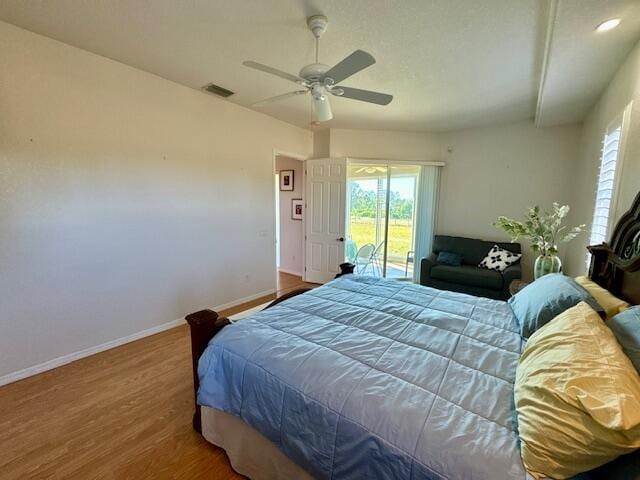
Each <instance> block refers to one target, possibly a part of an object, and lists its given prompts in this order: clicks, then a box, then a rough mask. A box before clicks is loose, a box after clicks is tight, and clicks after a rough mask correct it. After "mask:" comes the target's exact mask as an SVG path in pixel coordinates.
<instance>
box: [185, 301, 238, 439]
mask: <svg viewBox="0 0 640 480" xmlns="http://www.w3.org/2000/svg"><path fill="white" fill-rule="evenodd" d="M185 320H186V321H187V323H188V324H189V327H190V329H191V360H192V365H193V391H194V393H195V395H196V398H195V406H196V411H195V413H194V414H193V428H194V429H195V430H196V431H197V432H198V433H202V423H201V419H200V405H198V399H197V395H198V387H199V386H200V380H199V379H198V360H200V357H201V356H202V353H203V352H204V350H205V348H207V345H208V344H209V341H210V340H211V339H212V338H213V337H214V336H215V334H216V333H218V332H219V331H220V330H222V329H223V328H224V327H225V326H226V325H229V323H231V322H230V321H229V319H228V318H226V317H220V316H218V314H217V313H216V312H214V311H213V310H200V311H199V312H195V313H191V314H189V315H187V316H186V317H185Z"/></svg>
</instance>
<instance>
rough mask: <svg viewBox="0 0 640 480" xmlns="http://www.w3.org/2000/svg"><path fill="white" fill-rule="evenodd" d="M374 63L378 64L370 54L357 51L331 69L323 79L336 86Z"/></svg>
mask: <svg viewBox="0 0 640 480" xmlns="http://www.w3.org/2000/svg"><path fill="white" fill-rule="evenodd" d="M374 63H376V59H375V58H373V57H372V56H371V55H370V54H368V53H367V52H365V51H363V50H356V51H355V52H353V53H352V54H351V55H349V56H348V57H347V58H345V59H344V60H342V61H341V62H340V63H338V64H337V65H334V66H333V68H330V69H329V70H328V71H327V72H326V73H325V74H324V75H323V77H322V78H323V80H324V79H327V78H330V79H331V80H333V83H329V84H330V85H336V84H338V83H340V82H341V81H343V80H344V79H345V78H349V77H350V76H351V75H353V74H355V73H358V72H359V71H360V70H364V69H365V68H367V67H370V66H371V65H373V64H374Z"/></svg>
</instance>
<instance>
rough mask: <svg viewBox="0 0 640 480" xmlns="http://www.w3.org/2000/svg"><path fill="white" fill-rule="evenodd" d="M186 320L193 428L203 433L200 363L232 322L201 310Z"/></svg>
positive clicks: (284, 298) (299, 292) (294, 294)
mask: <svg viewBox="0 0 640 480" xmlns="http://www.w3.org/2000/svg"><path fill="white" fill-rule="evenodd" d="M309 290H311V289H310V288H300V289H298V290H294V291H293V292H289V293H287V294H286V295H283V296H281V297H279V298H277V299H275V300H274V301H273V302H271V303H270V304H269V305H267V306H266V307H265V308H264V309H265V310H266V309H267V308H270V307H273V306H274V305H277V304H278V303H280V302H283V301H285V300H287V299H289V298H292V297H295V296H296V295H300V294H301V293H305V292H308V291H309ZM185 320H186V321H187V323H188V324H189V327H190V330H191V362H192V366H193V392H194V397H195V399H194V400H195V413H194V414H193V428H194V429H195V430H196V431H197V432H198V433H202V420H201V416H200V405H198V388H199V387H200V379H199V378H198V361H199V360H200V357H201V356H202V354H203V353H204V351H205V349H206V348H207V345H209V342H210V341H211V339H212V338H213V337H214V336H215V335H216V334H217V333H218V332H219V331H220V330H222V329H223V328H224V327H226V326H227V325H229V324H230V323H231V321H230V320H229V319H228V318H227V317H221V316H220V315H218V313H217V312H214V311H213V310H200V311H198V312H195V313H191V314H189V315H187V316H186V317H185Z"/></svg>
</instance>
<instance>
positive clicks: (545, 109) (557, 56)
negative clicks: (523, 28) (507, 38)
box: [536, 0, 640, 126]
mask: <svg viewBox="0 0 640 480" xmlns="http://www.w3.org/2000/svg"><path fill="white" fill-rule="evenodd" d="M610 18H621V19H622V23H621V24H620V26H619V27H618V28H616V29H615V30H612V31H609V32H605V33H597V32H596V31H595V27H596V26H597V25H598V24H599V23H601V22H602V21H603V20H607V19H610ZM550 24H551V35H550V37H549V55H548V62H547V65H546V71H545V72H544V82H543V84H542V85H543V86H542V89H541V94H540V97H539V99H538V114H537V117H536V123H537V124H538V125H541V126H545V125H559V124H563V123H569V122H576V121H580V120H582V119H583V118H584V117H585V116H586V114H587V113H589V111H590V110H591V108H592V107H593V105H594V103H595V102H596V101H597V100H598V98H599V96H600V94H601V93H602V91H603V90H604V89H605V87H606V86H607V84H608V83H609V82H610V81H611V78H612V77H613V75H614V74H615V72H616V71H617V70H618V68H619V67H620V65H621V64H622V62H623V61H624V59H625V58H626V56H627V54H628V53H629V51H630V50H631V49H632V48H633V46H634V45H635V44H636V42H637V41H638V39H639V38H640V1H638V0H606V1H603V0H561V1H559V2H558V3H557V7H556V9H555V15H554V14H553V12H552V14H551V18H550Z"/></svg>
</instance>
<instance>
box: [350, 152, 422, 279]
mask: <svg viewBox="0 0 640 480" xmlns="http://www.w3.org/2000/svg"><path fill="white" fill-rule="evenodd" d="M419 174H420V166H419V165H404V164H385V163H351V164H349V166H348V168H347V213H348V214H347V228H346V232H347V239H346V242H347V244H346V248H345V252H346V259H347V261H349V262H352V263H354V264H355V265H356V272H357V273H360V274H363V275H374V276H380V277H388V278H412V277H413V269H414V263H415V262H414V251H415V249H414V238H415V228H414V225H415V210H416V208H415V206H416V197H417V190H418V179H419Z"/></svg>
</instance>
